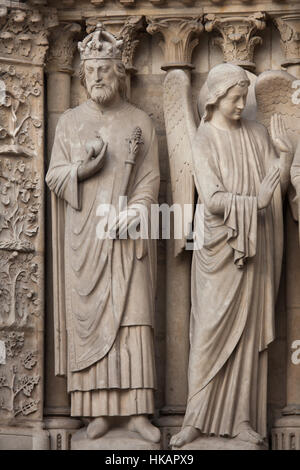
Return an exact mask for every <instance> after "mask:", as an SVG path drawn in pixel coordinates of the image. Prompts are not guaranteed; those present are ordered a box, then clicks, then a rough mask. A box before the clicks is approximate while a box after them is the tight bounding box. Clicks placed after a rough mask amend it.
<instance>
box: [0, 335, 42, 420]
mask: <svg viewBox="0 0 300 470" xmlns="http://www.w3.org/2000/svg"><path fill="white" fill-rule="evenodd" d="M24 343H25V340H24V332H18V331H2V332H1V331H0V344H1V346H2V351H5V353H4V354H2V356H0V360H1V363H2V367H1V369H0V414H3V413H4V414H6V415H7V414H8V416H14V417H16V416H18V415H20V416H27V415H29V414H31V413H34V412H35V411H37V409H38V403H39V400H36V399H35V398H34V391H35V389H36V386H37V384H38V383H39V381H40V376H39V375H37V374H35V373H34V369H35V368H36V365H37V363H38V361H37V352H36V351H32V350H24ZM6 363H7V365H3V364H6ZM30 371H32V372H30Z"/></svg>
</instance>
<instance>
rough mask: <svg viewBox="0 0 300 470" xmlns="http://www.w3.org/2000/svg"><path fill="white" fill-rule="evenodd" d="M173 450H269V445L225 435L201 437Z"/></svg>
mask: <svg viewBox="0 0 300 470" xmlns="http://www.w3.org/2000/svg"><path fill="white" fill-rule="evenodd" d="M172 449H173V450H268V447H267V445H260V446H259V445H255V444H251V443H250V442H246V441H241V440H240V439H236V438H234V439H230V438H225V437H199V438H198V439H195V440H194V441H193V442H190V443H189V444H186V445H185V446H182V447H180V448H177V447H173V448H172Z"/></svg>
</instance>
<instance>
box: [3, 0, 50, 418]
mask: <svg viewBox="0 0 300 470" xmlns="http://www.w3.org/2000/svg"><path fill="white" fill-rule="evenodd" d="M49 21H51V15H49V18H47V23H49ZM47 36H48V32H47V27H46V20H45V19H44V17H42V16H41V15H40V13H39V12H37V11H36V10H30V9H28V8H27V9H26V8H25V7H24V9H23V10H16V9H11V10H9V11H8V10H7V9H6V8H0V420H1V422H9V423H14V422H15V420H22V421H24V419H26V417H27V416H29V417H30V419H31V418H33V419H40V418H41V416H42V400H41V398H42V387H41V382H42V381H41V367H42V353H41V352H40V351H42V350H43V346H42V342H41V341H42V337H40V336H41V334H40V332H41V331H43V315H42V309H43V227H41V223H42V221H43V216H42V211H43V194H42V193H43V186H44V185H43V175H44V163H43V161H44V138H43V134H44V129H43V125H42V122H43V112H44V110H43V106H44V98H43V87H44V82H43V67H42V64H43V61H44V56H45V52H46V51H47V48H48V40H47ZM37 351H39V353H37Z"/></svg>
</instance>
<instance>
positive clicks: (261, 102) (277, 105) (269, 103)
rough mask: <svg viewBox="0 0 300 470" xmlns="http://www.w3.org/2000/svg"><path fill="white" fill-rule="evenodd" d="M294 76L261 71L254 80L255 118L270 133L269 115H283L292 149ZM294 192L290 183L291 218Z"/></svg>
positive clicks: (297, 122)
mask: <svg viewBox="0 0 300 470" xmlns="http://www.w3.org/2000/svg"><path fill="white" fill-rule="evenodd" d="M296 82H297V80H296V78H295V77H294V76H293V75H291V74H289V73H288V72H284V71H283V70H270V71H267V72H263V73H262V74H261V75H259V76H258V78H257V80H256V86H255V93H256V101H257V119H258V120H259V121H260V122H261V123H262V124H263V125H264V126H265V127H266V128H267V129H268V131H269V133H270V122H271V116H272V115H273V114H274V113H279V114H281V116H282V117H283V120H284V123H285V126H286V129H287V131H288V134H289V137H290V139H291V142H292V143H293V147H294V151H295V150H296V147H297V142H298V140H299V136H300V103H299V99H298V97H297V89H296V88H295V85H296V86H297V83H296ZM270 134H271V133H270ZM295 196H296V192H295V190H294V187H293V186H292V185H290V186H289V188H288V199H289V202H290V207H291V210H292V214H293V218H294V219H295V220H298V218H299V216H298V207H297V203H296V202H295Z"/></svg>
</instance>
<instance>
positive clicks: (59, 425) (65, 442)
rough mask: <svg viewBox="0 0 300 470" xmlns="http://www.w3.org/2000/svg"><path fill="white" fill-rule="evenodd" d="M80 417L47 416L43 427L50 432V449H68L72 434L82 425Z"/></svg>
mask: <svg viewBox="0 0 300 470" xmlns="http://www.w3.org/2000/svg"><path fill="white" fill-rule="evenodd" d="M82 425H83V424H82V422H81V420H80V419H76V418H69V417H63V416H56V417H54V416H53V417H51V418H50V417H48V418H46V419H45V427H46V429H47V430H48V432H49V434H50V449H51V450H70V446H71V438H72V435H73V434H74V433H75V432H76V431H78V429H79V428H81V427H82Z"/></svg>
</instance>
